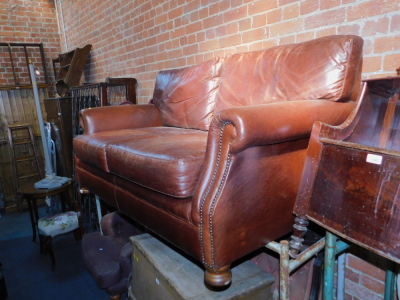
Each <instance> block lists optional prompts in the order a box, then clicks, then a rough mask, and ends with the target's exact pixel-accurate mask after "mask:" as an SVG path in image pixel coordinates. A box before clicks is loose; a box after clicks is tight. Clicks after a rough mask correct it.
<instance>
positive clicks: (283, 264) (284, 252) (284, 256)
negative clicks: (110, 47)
mask: <svg viewBox="0 0 400 300" xmlns="http://www.w3.org/2000/svg"><path fill="white" fill-rule="evenodd" d="M324 246H325V238H322V239H320V240H319V241H318V242H316V243H315V244H314V245H312V246H310V247H309V248H307V249H306V250H304V251H303V252H301V253H300V254H299V255H298V256H297V257H296V258H294V259H292V260H290V257H289V241H286V240H283V241H281V242H280V243H277V242H270V243H268V244H267V245H265V247H267V248H268V249H271V250H272V251H275V252H276V253H278V254H279V256H280V259H279V263H280V272H279V299H281V300H287V299H290V295H289V276H290V273H291V272H292V271H293V270H295V269H296V268H298V267H299V266H301V265H303V264H304V263H306V262H307V261H308V260H309V259H311V258H312V257H313V256H314V255H315V254H317V253H318V252H319V251H321V250H322V249H323V248H324Z"/></svg>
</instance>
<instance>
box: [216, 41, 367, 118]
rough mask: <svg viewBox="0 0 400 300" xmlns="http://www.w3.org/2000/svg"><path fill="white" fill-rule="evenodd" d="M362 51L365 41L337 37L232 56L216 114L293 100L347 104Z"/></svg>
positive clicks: (223, 76)
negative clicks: (230, 109) (221, 111)
mask: <svg viewBox="0 0 400 300" xmlns="http://www.w3.org/2000/svg"><path fill="white" fill-rule="evenodd" d="M362 47H363V40H362V38H361V37H358V36H353V35H347V36H343V35H335V36H327V37H323V38H319V39H315V40H311V41H307V42H302V43H297V44H289V45H283V46H277V47H273V48H270V49H266V50H260V51H254V52H245V53H236V54H232V55H229V56H227V57H226V58H225V59H224V64H223V67H222V73H221V77H220V86H219V91H218V98H217V103H216V107H215V112H218V111H220V110H222V109H225V108H228V107H237V106H247V105H257V104H264V103H271V102H282V101H293V100H309V99H327V100H331V101H347V100H349V99H351V98H352V94H353V86H354V85H355V84H356V83H357V80H359V79H360V74H361V64H362ZM354 98H355V97H354ZM353 100H355V99H353Z"/></svg>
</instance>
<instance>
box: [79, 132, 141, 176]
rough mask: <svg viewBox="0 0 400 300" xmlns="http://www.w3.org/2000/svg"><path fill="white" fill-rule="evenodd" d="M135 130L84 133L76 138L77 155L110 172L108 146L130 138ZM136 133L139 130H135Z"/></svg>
mask: <svg viewBox="0 0 400 300" xmlns="http://www.w3.org/2000/svg"><path fill="white" fill-rule="evenodd" d="M133 131H134V130H132V129H120V130H110V131H102V132H98V133H91V134H83V135H79V136H77V137H76V138H74V150H75V156H76V157H77V158H79V159H80V160H81V161H83V162H86V163H88V164H90V165H92V166H95V167H97V168H99V169H101V170H103V171H105V172H109V171H110V170H109V168H108V165H107V160H106V146H107V145H109V144H112V143H118V142H122V141H126V140H129V139H130V135H131V133H132V132H133ZM134 132H135V133H136V134H138V133H137V131H134Z"/></svg>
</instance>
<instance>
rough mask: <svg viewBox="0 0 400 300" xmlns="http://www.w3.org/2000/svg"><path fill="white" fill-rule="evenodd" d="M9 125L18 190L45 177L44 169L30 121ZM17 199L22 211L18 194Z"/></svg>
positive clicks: (13, 167)
mask: <svg viewBox="0 0 400 300" xmlns="http://www.w3.org/2000/svg"><path fill="white" fill-rule="evenodd" d="M7 127H8V141H9V143H10V148H11V153H10V154H11V166H12V171H13V178H14V186H15V190H16V191H18V188H19V187H20V186H22V185H24V184H27V183H31V182H36V181H39V180H40V179H42V178H44V170H43V168H42V167H41V164H40V158H39V153H38V151H37V148H36V144H35V138H34V136H33V131H32V125H31V124H28V123H23V124H10V125H8V126H7ZM16 201H17V207H18V209H19V210H20V211H21V210H22V205H21V201H20V198H19V197H18V195H17V197H16Z"/></svg>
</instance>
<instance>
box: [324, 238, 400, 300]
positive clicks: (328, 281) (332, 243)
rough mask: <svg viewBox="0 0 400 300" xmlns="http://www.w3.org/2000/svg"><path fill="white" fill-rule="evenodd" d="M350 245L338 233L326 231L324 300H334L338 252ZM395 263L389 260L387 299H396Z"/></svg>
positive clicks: (386, 283)
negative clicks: (339, 237)
mask: <svg viewBox="0 0 400 300" xmlns="http://www.w3.org/2000/svg"><path fill="white" fill-rule="evenodd" d="M348 247H350V245H349V244H347V243H346V242H344V241H342V240H340V239H338V237H337V236H336V235H334V234H333V233H330V232H329V231H327V232H326V246H325V266H324V291H323V299H324V300H333V280H334V275H335V257H336V254H338V253H340V252H342V251H344V250H346V249H347V248H348ZM394 266H395V263H394V262H392V261H390V260H388V267H387V270H386V278H385V296H384V299H385V300H393V299H394V282H395V274H394V270H393V269H394Z"/></svg>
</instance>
